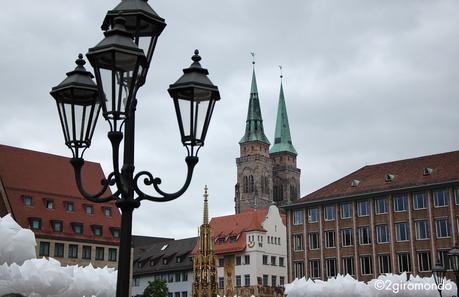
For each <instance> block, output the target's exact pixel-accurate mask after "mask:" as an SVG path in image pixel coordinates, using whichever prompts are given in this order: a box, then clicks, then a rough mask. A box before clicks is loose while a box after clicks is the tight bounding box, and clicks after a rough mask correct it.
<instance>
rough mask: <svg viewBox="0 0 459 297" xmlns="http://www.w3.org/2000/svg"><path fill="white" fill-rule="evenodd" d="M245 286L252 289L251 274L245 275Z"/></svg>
mask: <svg viewBox="0 0 459 297" xmlns="http://www.w3.org/2000/svg"><path fill="white" fill-rule="evenodd" d="M244 286H245V287H250V274H244Z"/></svg>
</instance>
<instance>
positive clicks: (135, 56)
mask: <svg viewBox="0 0 459 297" xmlns="http://www.w3.org/2000/svg"><path fill="white" fill-rule="evenodd" d="M165 26H166V24H165V22H164V19H162V18H161V17H159V16H158V15H157V14H156V12H155V11H154V10H153V9H152V8H151V7H150V6H149V5H148V3H147V0H122V2H121V3H120V4H119V5H118V6H116V7H115V9H113V10H111V11H109V12H108V13H107V15H106V17H105V19H104V22H103V25H102V29H103V30H106V32H105V33H104V34H105V38H104V39H103V40H102V41H101V42H99V43H98V44H97V45H96V46H95V47H93V48H90V49H89V51H88V53H87V54H86V56H87V58H88V60H89V62H90V63H91V65H92V67H93V68H94V73H95V78H96V81H97V84H96V83H94V81H93V78H94V76H93V75H92V74H91V73H90V72H88V71H87V70H86V69H85V67H84V65H85V61H84V60H83V55H81V54H80V55H79V57H78V59H77V60H76V64H77V67H76V68H75V70H73V71H70V72H68V73H67V78H66V79H65V80H64V81H63V82H61V83H60V84H59V85H57V86H56V87H54V88H52V90H51V95H52V96H53V97H54V99H55V100H56V103H57V108H58V112H59V117H60V121H61V125H62V130H63V132H64V139H65V144H66V145H67V146H68V147H69V148H70V150H71V151H72V154H73V158H72V159H71V164H72V166H73V168H74V171H75V179H76V184H77V186H78V189H79V191H80V193H81V194H82V195H83V196H84V197H85V198H86V199H88V200H90V201H92V202H108V201H112V200H114V201H116V205H117V207H119V208H120V210H121V234H120V247H119V254H120V256H119V262H118V278H117V288H116V296H117V297H127V296H129V283H130V265H131V258H130V248H131V237H132V234H131V232H132V212H133V210H134V209H135V208H137V207H139V206H140V202H141V201H142V200H150V201H155V202H165V201H170V200H174V199H176V198H178V197H180V196H181V195H182V194H183V193H184V192H185V191H186V189H187V188H188V186H189V184H190V182H191V178H192V175H193V169H194V167H195V165H196V164H197V163H198V157H197V154H198V151H199V149H200V148H201V147H202V146H203V145H204V140H205V137H206V133H207V130H208V127H209V122H210V119H211V117H212V112H213V109H214V106H215V102H216V101H218V100H220V93H219V91H218V88H217V87H216V86H215V85H213V84H212V82H211V81H210V79H209V78H208V77H207V75H208V74H209V73H208V71H207V70H206V69H204V68H202V67H201V65H200V63H199V61H200V60H201V57H200V56H199V52H198V50H196V51H195V53H194V56H193V57H192V60H193V63H192V64H191V66H190V67H189V68H186V69H184V70H183V72H184V74H183V75H182V76H181V77H180V78H179V79H178V80H177V81H176V82H175V83H174V84H171V85H170V86H169V89H168V92H169V94H170V96H171V97H172V99H173V102H174V107H175V111H176V114H177V121H178V124H179V129H180V134H181V141H182V143H183V145H184V146H185V147H186V149H187V152H188V155H187V157H186V158H185V162H186V164H187V168H188V169H187V170H188V173H187V177H186V180H185V183H184V185H183V186H182V188H181V189H180V190H178V191H177V192H175V193H166V192H164V191H162V190H161V189H160V188H159V185H160V184H161V179H159V178H158V177H154V176H153V175H152V174H151V173H150V172H147V171H140V172H138V173H136V174H135V175H134V169H135V167H134V132H135V129H134V127H135V126H134V125H135V111H136V106H137V98H136V94H137V91H138V90H139V88H140V87H141V86H142V85H143V84H144V83H145V79H146V76H147V73H148V68H149V65H150V62H151V58H152V56H153V52H154V48H155V45H156V41H157V39H158V36H159V35H160V34H161V32H162V31H163V29H164V27H165ZM142 48H144V49H145V52H146V54H145V52H144V50H143V49H142ZM101 110H102V115H103V117H104V118H105V120H106V121H107V122H108V123H109V126H110V131H109V132H108V138H109V140H110V142H111V146H112V157H113V172H111V173H110V174H109V175H108V176H107V179H105V180H103V181H102V189H101V190H100V191H99V193H96V194H90V193H87V192H86V191H85V189H84V186H83V184H82V179H81V170H82V168H83V165H84V159H83V154H84V152H85V150H86V149H88V148H89V147H90V145H91V138H92V136H93V133H94V129H95V126H96V123H97V119H98V116H99V113H100V111H101ZM123 140H124V155H123V162H122V165H121V166H120V160H119V159H120V156H119V151H120V150H119V148H120V144H121V142H122V141H123ZM141 177H144V178H143V179H141ZM139 179H141V181H143V184H144V185H145V186H151V187H152V188H153V189H154V190H155V191H156V192H157V193H158V194H159V195H158V196H151V195H148V194H146V193H144V192H143V191H142V190H140V188H139ZM114 185H116V192H115V193H113V194H112V195H109V196H106V197H105V196H104V197H103V195H104V193H105V191H106V190H107V189H108V187H109V186H114Z"/></svg>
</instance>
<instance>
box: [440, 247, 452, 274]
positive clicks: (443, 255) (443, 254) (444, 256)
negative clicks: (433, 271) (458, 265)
mask: <svg viewBox="0 0 459 297" xmlns="http://www.w3.org/2000/svg"><path fill="white" fill-rule="evenodd" d="M448 252H449V250H443V251H442V250H440V251H437V259H438V260H437V261H438V262H440V264H441V266H443V268H445V269H446V270H449V269H451V267H450V265H449V257H448Z"/></svg>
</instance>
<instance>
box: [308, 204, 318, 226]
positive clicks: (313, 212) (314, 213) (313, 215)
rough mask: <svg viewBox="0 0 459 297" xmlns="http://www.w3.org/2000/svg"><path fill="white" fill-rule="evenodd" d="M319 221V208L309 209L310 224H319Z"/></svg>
mask: <svg viewBox="0 0 459 297" xmlns="http://www.w3.org/2000/svg"><path fill="white" fill-rule="evenodd" d="M318 221H319V209H318V208H317V207H314V208H309V209H308V222H309V223H317V222H318Z"/></svg>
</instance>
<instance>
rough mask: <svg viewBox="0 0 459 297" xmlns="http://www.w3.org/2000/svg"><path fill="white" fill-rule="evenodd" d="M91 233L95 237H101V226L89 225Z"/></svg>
mask: <svg viewBox="0 0 459 297" xmlns="http://www.w3.org/2000/svg"><path fill="white" fill-rule="evenodd" d="M91 229H92V233H94V235H95V236H102V226H101V225H91Z"/></svg>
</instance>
